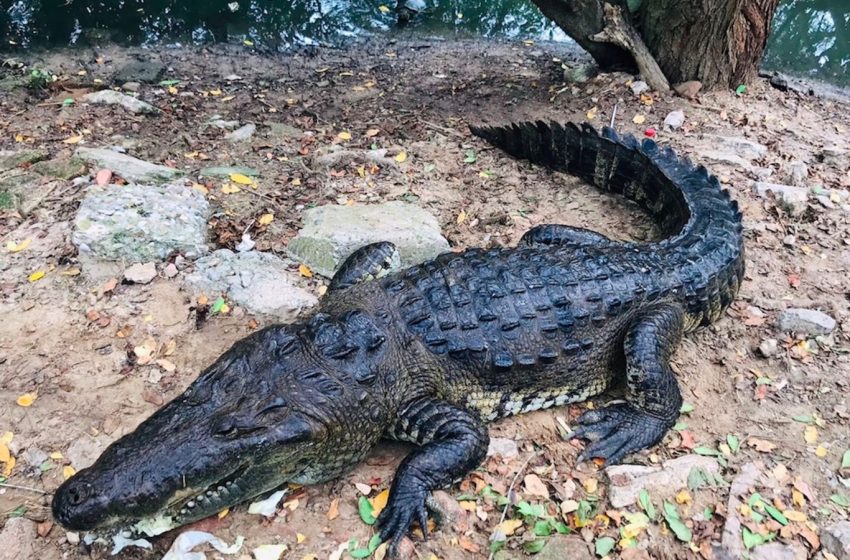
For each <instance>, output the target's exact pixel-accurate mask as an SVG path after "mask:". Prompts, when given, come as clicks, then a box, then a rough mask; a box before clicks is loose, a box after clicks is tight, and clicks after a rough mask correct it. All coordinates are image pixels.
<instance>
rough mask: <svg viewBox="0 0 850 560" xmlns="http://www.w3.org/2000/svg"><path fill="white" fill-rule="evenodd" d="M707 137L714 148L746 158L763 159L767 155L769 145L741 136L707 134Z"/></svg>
mask: <svg viewBox="0 0 850 560" xmlns="http://www.w3.org/2000/svg"><path fill="white" fill-rule="evenodd" d="M705 138H706V140H708V141H709V142H710V144H711V146H712V147H713V149H715V150H718V151H720V152H725V153H732V154H735V155H737V156H738V157H741V158H743V159H746V160H754V159H761V158H763V157H764V156H766V155H767V146H765V145H764V144H759V143H758V142H753V141H752V140H747V139H746V138H741V137H740V136H716V135H713V134H706V135H705Z"/></svg>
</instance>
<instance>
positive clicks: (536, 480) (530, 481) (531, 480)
mask: <svg viewBox="0 0 850 560" xmlns="http://www.w3.org/2000/svg"><path fill="white" fill-rule="evenodd" d="M523 482H524V483H525V492H526V493H527V494H529V495H530V496H537V497H539V498H543V499H544V500H548V499H549V489H548V488H546V485H545V484H544V483H543V481H542V480H540V477H539V476H537V475H536V474H529V475H526V476H525V479H524V480H523Z"/></svg>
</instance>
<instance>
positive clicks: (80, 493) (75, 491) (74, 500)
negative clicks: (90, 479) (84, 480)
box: [68, 484, 91, 506]
mask: <svg viewBox="0 0 850 560" xmlns="http://www.w3.org/2000/svg"><path fill="white" fill-rule="evenodd" d="M90 495H91V489H90V488H89V486H88V484H75V485H74V486H71V487H70V488H68V501H69V502H70V503H71V505H72V506H78V505H80V504H82V503H83V502H85V501H86V500H87V499H88V497H89V496H90Z"/></svg>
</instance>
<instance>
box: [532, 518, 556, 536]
mask: <svg viewBox="0 0 850 560" xmlns="http://www.w3.org/2000/svg"><path fill="white" fill-rule="evenodd" d="M534 534H535V535H537V536H538V537H548V536H549V535H551V534H552V526H551V525H550V524H549V522H548V521H538V522H536V523H535V524H534Z"/></svg>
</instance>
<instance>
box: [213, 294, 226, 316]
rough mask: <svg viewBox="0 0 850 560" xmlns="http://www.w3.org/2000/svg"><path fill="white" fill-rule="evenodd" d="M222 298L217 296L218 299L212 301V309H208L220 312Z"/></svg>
mask: <svg viewBox="0 0 850 560" xmlns="http://www.w3.org/2000/svg"><path fill="white" fill-rule="evenodd" d="M224 304H225V301H224V298H223V297H221V296H218V299H217V300H215V303H213V306H212V309H211V310H210V311H211V312H212V313H221V310H222V309H223V308H224Z"/></svg>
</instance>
